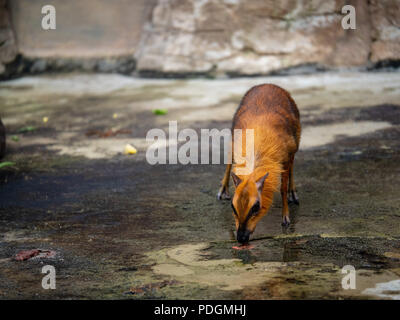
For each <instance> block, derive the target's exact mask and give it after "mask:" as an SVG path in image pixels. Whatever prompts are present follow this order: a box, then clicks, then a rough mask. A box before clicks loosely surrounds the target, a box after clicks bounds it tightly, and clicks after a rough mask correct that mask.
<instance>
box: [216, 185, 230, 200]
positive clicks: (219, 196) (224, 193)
mask: <svg viewBox="0 0 400 320" xmlns="http://www.w3.org/2000/svg"><path fill="white" fill-rule="evenodd" d="M230 198H231V196H230V195H229V192H228V191H227V190H226V188H225V187H221V189H220V190H219V192H218V194H217V199H218V200H229V199H230Z"/></svg>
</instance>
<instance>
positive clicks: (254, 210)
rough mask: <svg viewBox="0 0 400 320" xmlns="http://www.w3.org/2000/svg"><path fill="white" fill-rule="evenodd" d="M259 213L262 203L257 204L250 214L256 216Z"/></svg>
mask: <svg viewBox="0 0 400 320" xmlns="http://www.w3.org/2000/svg"><path fill="white" fill-rule="evenodd" d="M258 211H260V202H258V201H257V202H256V203H255V204H254V205H253V206H252V207H251V210H250V214H256V213H257V212H258Z"/></svg>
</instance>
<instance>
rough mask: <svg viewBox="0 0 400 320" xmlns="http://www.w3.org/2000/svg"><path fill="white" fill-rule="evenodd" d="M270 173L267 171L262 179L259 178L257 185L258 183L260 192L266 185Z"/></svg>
mask: <svg viewBox="0 0 400 320" xmlns="http://www.w3.org/2000/svg"><path fill="white" fill-rule="evenodd" d="M268 175H269V172H267V173H266V174H265V175H264V176H262V177H261V178H260V179H258V180H257V182H256V185H257V189H258V191H259V192H261V191H262V189H263V187H264V181H265V179H267V177H268Z"/></svg>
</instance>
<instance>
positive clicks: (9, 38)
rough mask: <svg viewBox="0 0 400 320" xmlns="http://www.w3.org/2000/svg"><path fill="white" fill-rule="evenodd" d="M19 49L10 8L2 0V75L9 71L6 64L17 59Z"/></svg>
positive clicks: (0, 23) (0, 25)
mask: <svg viewBox="0 0 400 320" xmlns="http://www.w3.org/2000/svg"><path fill="white" fill-rule="evenodd" d="M17 51H18V50H17V45H16V42H15V36H14V32H13V30H12V27H11V19H10V11H9V8H8V6H7V3H6V0H0V77H1V75H5V74H6V73H7V70H6V64H9V63H11V62H13V61H14V60H15V58H16V56H17Z"/></svg>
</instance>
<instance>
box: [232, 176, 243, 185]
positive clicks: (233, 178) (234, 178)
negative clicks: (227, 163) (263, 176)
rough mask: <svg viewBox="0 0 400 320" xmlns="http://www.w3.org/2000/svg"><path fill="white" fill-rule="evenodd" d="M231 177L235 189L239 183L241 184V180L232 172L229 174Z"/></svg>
mask: <svg viewBox="0 0 400 320" xmlns="http://www.w3.org/2000/svg"><path fill="white" fill-rule="evenodd" d="M231 176H232V180H233V183H234V184H235V187H237V186H238V185H239V183H241V182H242V180H241V179H240V178H239V177H238V176H237V175H236V174H234V173H233V172H231Z"/></svg>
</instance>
